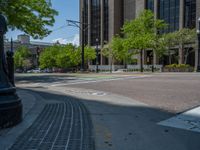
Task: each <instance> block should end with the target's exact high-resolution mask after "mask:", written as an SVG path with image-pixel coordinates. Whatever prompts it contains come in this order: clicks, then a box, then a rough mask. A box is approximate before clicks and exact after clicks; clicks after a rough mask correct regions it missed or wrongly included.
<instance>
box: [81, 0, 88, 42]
mask: <svg viewBox="0 0 200 150" xmlns="http://www.w3.org/2000/svg"><path fill="white" fill-rule="evenodd" d="M82 13H83V24H84V25H83V29H84V35H83V36H84V44H85V45H87V44H88V0H84V2H83V12H82Z"/></svg>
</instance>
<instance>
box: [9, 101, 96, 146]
mask: <svg viewBox="0 0 200 150" xmlns="http://www.w3.org/2000/svg"><path fill="white" fill-rule="evenodd" d="M19 149H20V150H93V149H94V139H93V136H92V123H91V120H90V116H89V113H88V112H87V110H86V108H85V106H84V105H83V104H82V103H80V102H79V101H77V100H75V99H72V98H66V100H65V102H62V103H53V104H46V106H45V107H44V109H43V111H42V112H41V114H40V115H39V116H38V118H37V119H36V120H35V122H34V123H33V124H32V125H31V126H30V127H29V128H28V129H27V130H26V131H25V132H24V133H23V134H22V135H21V136H19V137H18V139H17V141H16V142H15V144H14V145H13V146H12V147H11V148H10V150H19Z"/></svg>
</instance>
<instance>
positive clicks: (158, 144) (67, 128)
mask: <svg viewBox="0 0 200 150" xmlns="http://www.w3.org/2000/svg"><path fill="white" fill-rule="evenodd" d="M16 85H17V87H18V88H19V91H21V90H22V91H24V93H29V95H32V96H33V97H34V96H35V97H36V98H35V103H37V105H38V106H40V103H41V104H42V102H44V104H43V105H44V106H43V107H42V106H40V109H38V108H37V107H36V106H37V105H34V106H33V105H32V109H33V110H37V112H40V113H38V115H37V117H35V119H32V123H30V125H29V126H28V127H27V128H26V129H24V130H23V132H22V133H21V134H19V136H17V135H16V140H13V143H10V144H9V143H6V142H5V140H3V139H2V138H1V135H0V138H1V142H2V143H1V142H0V144H4V145H5V147H8V145H10V147H11V146H12V147H11V150H13V149H19V147H21V148H22V149H27V148H28V149H31V148H32V149H42V148H43V149H55V150H57V149H60V150H62V149H63V150H64V149H68V150H76V149H81V150H84V149H87V150H90V149H91V150H93V149H96V150H122V149H126V150H134V149H136V150H149V149H152V150H161V149H162V150H179V149H181V150H199V149H200V143H199V139H200V132H199V131H200V130H199V128H200V111H199V107H198V106H199V104H200V92H199V90H200V75H199V74H197V73H191V74H188V73H185V74H181V73H172V74H170V73H169V74H165V73H162V74H131V73H120V74H19V75H17V76H16ZM22 96H23V95H22ZM26 97H30V96H26ZM41 99H43V101H41ZM30 102H31V101H30ZM30 102H28V101H27V102H25V103H24V106H27V105H30ZM32 103H33V102H32ZM72 106H73V107H72ZM29 107H30V106H29ZM193 108H194V109H193ZM30 112H31V111H30ZM26 116H28V115H26ZM30 116H31V115H30ZM70 116H71V117H70ZM72 116H73V117H72ZM72 118H73V119H72ZM26 119H27V118H26V117H25V118H24V120H25V121H26ZM22 124H23V123H22ZM19 126H20V125H19ZM33 131H34V133H33ZM8 133H9V132H8ZM14 133H15V132H14ZM14 133H13V134H12V135H15V134H14ZM70 135H71V136H70ZM5 137H6V135H5ZM5 139H9V136H8V137H7V138H5ZM26 139H29V140H26ZM83 139H84V140H83ZM3 141H4V142H3ZM6 145H7V146H6ZM84 146H85V148H84ZM0 149H1V148H0Z"/></svg>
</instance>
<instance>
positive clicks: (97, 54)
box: [96, 39, 99, 73]
mask: <svg viewBox="0 0 200 150" xmlns="http://www.w3.org/2000/svg"><path fill="white" fill-rule="evenodd" d="M98 41H99V40H98V39H96V44H97V45H96V73H98V72H99V50H98Z"/></svg>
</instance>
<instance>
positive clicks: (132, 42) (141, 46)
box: [123, 10, 166, 72]
mask: <svg viewBox="0 0 200 150" xmlns="http://www.w3.org/2000/svg"><path fill="white" fill-rule="evenodd" d="M165 26H166V24H165V23H164V21H163V20H159V19H154V14H153V13H152V12H151V11H150V10H144V11H143V12H141V13H140V15H139V16H138V17H137V18H136V19H135V20H132V21H130V22H126V23H125V25H124V26H123V33H124V35H125V40H124V43H123V45H124V47H125V48H126V49H133V50H135V51H136V52H139V53H140V68H141V72H143V60H142V58H143V51H144V50H145V49H152V48H155V43H156V41H157V40H158V34H157V31H159V30H160V29H163V28H165ZM154 50H157V49H154Z"/></svg>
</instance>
